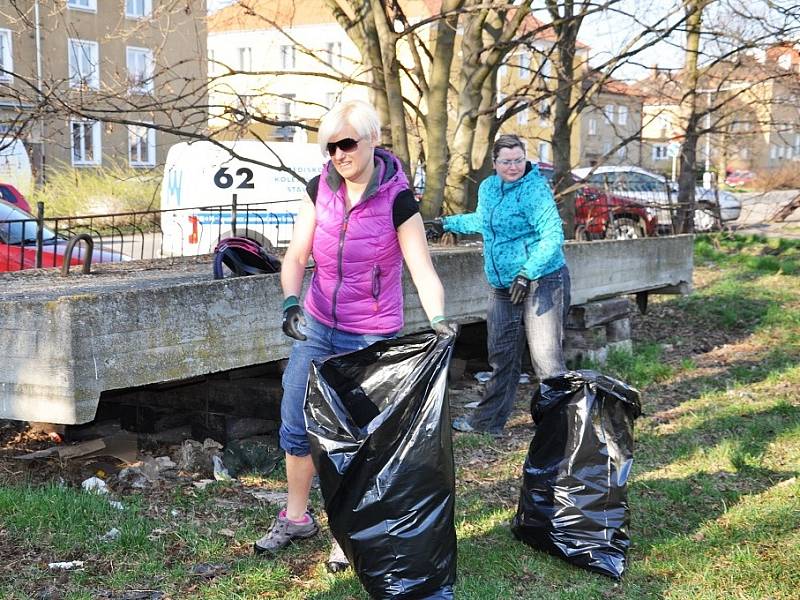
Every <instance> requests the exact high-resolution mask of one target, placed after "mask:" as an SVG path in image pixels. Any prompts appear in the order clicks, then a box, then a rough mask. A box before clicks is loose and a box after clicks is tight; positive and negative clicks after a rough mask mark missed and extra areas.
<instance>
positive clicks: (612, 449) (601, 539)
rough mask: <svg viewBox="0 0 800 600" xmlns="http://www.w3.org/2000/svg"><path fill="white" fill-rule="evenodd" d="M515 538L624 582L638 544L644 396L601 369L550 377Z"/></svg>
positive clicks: (536, 402) (535, 408) (538, 409)
mask: <svg viewBox="0 0 800 600" xmlns="http://www.w3.org/2000/svg"><path fill="white" fill-rule="evenodd" d="M531 414H532V416H533V420H534V421H535V422H536V426H537V427H536V433H535V434H534V436H533V440H532V441H531V445H530V448H529V450H528V456H527V458H526V460H525V467H524V472H523V481H522V492H521V494H520V499H519V506H518V508H517V514H516V515H515V516H514V519H513V521H512V523H511V529H512V531H513V532H514V535H515V536H516V537H517V538H518V539H520V540H522V541H523V542H525V543H526V544H529V545H531V546H533V547H534V548H539V549H540V550H544V551H546V552H549V553H550V554H554V555H555V556H558V557H560V558H563V559H564V560H566V561H567V562H570V563H572V564H574V565H577V566H579V567H583V568H586V569H589V570H591V571H596V572H598V573H602V574H603V575H608V576H609V577H613V578H615V579H619V578H620V577H622V573H623V572H624V570H625V556H626V553H627V550H628V547H629V546H630V538H629V536H628V525H629V522H630V515H629V511H628V498H627V482H628V476H629V475H630V470H631V465H632V463H633V421H634V419H636V418H637V417H638V416H639V415H640V414H641V404H640V401H639V392H638V391H637V390H636V389H634V388H632V387H630V386H628V385H626V384H624V383H623V382H621V381H619V380H617V379H613V378H611V377H607V376H605V375H601V374H599V373H595V372H594V371H570V372H568V373H564V374H563V375H559V376H557V377H553V378H550V379H545V380H544V381H543V382H542V385H541V389H540V391H539V392H537V394H536V395H535V396H534V399H533V401H532V402H531Z"/></svg>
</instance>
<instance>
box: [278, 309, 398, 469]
mask: <svg viewBox="0 0 800 600" xmlns="http://www.w3.org/2000/svg"><path fill="white" fill-rule="evenodd" d="M305 318H306V326H305V327H303V333H304V334H305V335H306V337H307V338H308V339H306V340H303V341H300V340H296V341H295V342H294V345H293V346H292V353H291V354H290V355H289V364H287V365H286V370H285V371H284V372H283V380H282V381H283V398H282V400H281V428H280V431H279V436H280V444H281V448H283V450H284V451H285V452H286V453H287V454H291V455H293V456H308V455H309V454H310V453H311V447H310V446H309V443H308V436H307V435H306V421H305V416H304V414H303V404H304V403H305V399H306V385H307V384H308V374H309V371H310V369H311V361H312V360H314V359H321V358H326V357H328V356H331V355H333V354H342V353H344V352H354V351H355V350H361V349H362V348H366V347H367V346H369V345H370V344H373V343H375V342H379V341H381V340H387V339H391V338H393V337H395V335H396V333H392V334H380V335H365V334H361V333H348V332H347V331H341V330H339V329H333V328H332V327H328V326H327V325H324V324H322V323H320V322H319V321H317V320H316V319H314V317H312V316H311V315H309V314H308V313H306V314H305Z"/></svg>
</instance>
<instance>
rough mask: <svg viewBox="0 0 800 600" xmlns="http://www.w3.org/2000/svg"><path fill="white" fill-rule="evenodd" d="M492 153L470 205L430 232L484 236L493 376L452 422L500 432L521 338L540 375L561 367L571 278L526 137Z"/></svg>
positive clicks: (500, 142)
mask: <svg viewBox="0 0 800 600" xmlns="http://www.w3.org/2000/svg"><path fill="white" fill-rule="evenodd" d="M492 156H493V158H494V167H495V173H494V174H493V175H490V176H489V177H487V178H486V179H485V180H484V181H483V182H482V183H481V185H480V188H479V190H478V206H477V209H476V211H475V212H473V213H468V214H462V215H453V216H449V217H443V218H441V219H437V220H436V221H434V222H433V223H431V224H429V227H428V233H429V237H434V238H435V237H437V236H439V235H441V234H442V233H443V232H445V231H450V232H454V233H480V234H481V235H482V236H483V244H484V247H483V256H484V271H485V272H486V278H487V280H488V281H489V285H490V286H491V292H490V294H489V305H488V307H487V311H486V324H487V329H488V353H489V364H490V365H491V366H492V377H491V379H490V380H489V381H488V383H487V384H486V393H485V394H484V397H483V399H482V400H481V402H480V404H479V405H478V407H477V408H476V409H475V411H474V413H473V414H472V416H470V417H460V418H458V419H456V420H455V421H453V428H454V429H456V430H458V431H465V432H473V431H477V432H488V433H492V434H500V433H502V431H503V427H504V426H505V424H506V421H507V420H508V416H509V415H510V414H511V410H512V409H513V407H514V397H515V395H516V390H517V383H518V381H519V375H520V369H521V362H522V352H523V350H524V347H525V340H526V338H527V341H528V347H529V349H530V355H531V363H532V364H533V368H534V370H535V371H536V375H537V376H538V377H539V379H540V380H541V379H545V378H547V377H552V376H554V375H558V374H559V373H563V372H564V371H566V367H565V366H564V354H563V327H564V319H565V316H566V313H567V311H568V309H569V295H570V280H569V271H568V269H567V265H566V260H565V259H564V251H563V244H564V232H563V228H562V223H561V217H560V216H559V214H558V210H557V208H556V203H555V200H554V199H553V192H552V190H551V189H550V186H549V184H548V182H547V180H546V179H545V178H544V177H543V176H542V175H540V174H539V169H538V167H537V166H536V165H535V164H532V163H530V162H528V161H527V160H526V158H525V145H524V142H523V141H522V139H521V138H520V137H519V136H516V135H502V136H500V137H499V138H498V139H497V141H496V142H495V144H494V147H493V149H492Z"/></svg>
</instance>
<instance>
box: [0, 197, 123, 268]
mask: <svg viewBox="0 0 800 600" xmlns="http://www.w3.org/2000/svg"><path fill="white" fill-rule="evenodd" d="M42 246H43V247H42V266H43V267H60V266H61V265H62V264H63V263H64V253H65V251H66V248H67V239H66V238H64V237H61V236H57V235H56V234H55V233H53V232H52V231H51V230H50V229H48V228H47V227H45V228H43V231H42ZM84 248H85V244H83V243H80V244H79V246H78V247H77V248H75V250H74V252H73V253H72V259H71V261H70V264H71V265H80V264H82V263H83V253H84V251H85V250H84ZM123 260H130V258H129V257H127V256H125V255H124V254H122V253H120V252H117V251H113V250H109V249H107V248H103V247H98V246H97V245H96V244H95V247H94V250H93V251H92V263H101V262H119V261H123ZM35 267H36V218H35V217H34V216H33V215H32V214H30V213H29V212H26V211H24V210H22V209H20V208H19V207H17V206H16V205H14V204H11V203H9V202H6V201H4V200H0V272H3V271H21V270H23V269H33V268H35Z"/></svg>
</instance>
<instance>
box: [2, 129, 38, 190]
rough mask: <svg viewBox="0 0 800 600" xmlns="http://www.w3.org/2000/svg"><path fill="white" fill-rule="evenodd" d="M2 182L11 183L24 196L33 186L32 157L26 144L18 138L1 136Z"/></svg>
mask: <svg viewBox="0 0 800 600" xmlns="http://www.w3.org/2000/svg"><path fill="white" fill-rule="evenodd" d="M0 183H10V184H11V185H13V186H14V187H15V188H17V189H18V190H19V191H20V192H21V193H22V195H23V196H29V195H30V193H31V191H32V188H33V175H32V173H31V159H30V157H28V151H27V150H26V149H25V144H23V143H22V140H19V139H17V138H4V137H2V138H0Z"/></svg>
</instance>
